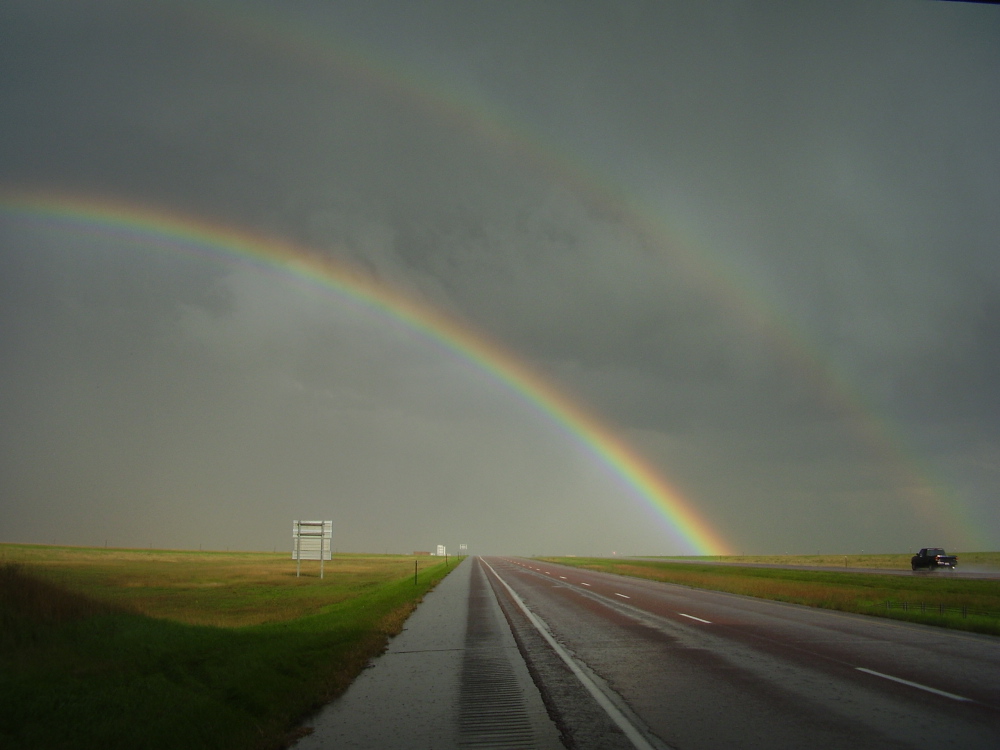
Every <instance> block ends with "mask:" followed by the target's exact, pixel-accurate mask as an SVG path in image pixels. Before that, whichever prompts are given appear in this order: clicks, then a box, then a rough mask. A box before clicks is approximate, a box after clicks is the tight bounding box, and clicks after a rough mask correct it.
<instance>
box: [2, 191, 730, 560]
mask: <svg viewBox="0 0 1000 750" xmlns="http://www.w3.org/2000/svg"><path fill="white" fill-rule="evenodd" d="M3 214H5V215H7V216H9V217H11V218H13V219H14V220H21V221H27V222H33V223H38V224H42V225H46V226H58V227H63V228H69V229H74V230H77V231H86V232H89V233H97V234H101V235H104V236H114V237H117V238H121V239H126V240H127V239H134V240H138V241H141V242H143V243H147V244H148V243H150V242H152V243H153V244H154V245H157V246H160V247H164V248H166V249H168V250H169V251H171V252H187V253H192V254H197V255H209V256H212V257H216V258H220V259H222V260H225V261H227V262H230V263H250V264H251V265H253V266H255V267H257V268H259V269H261V270H264V271H272V272H278V273H282V274H287V275H289V276H292V277H295V278H296V279H298V280H300V281H303V282H306V283H307V284H309V285H311V286H315V287H320V288H323V289H326V290H329V291H331V292H333V293H335V294H337V295H339V296H341V297H343V298H347V299H349V300H351V301H353V302H355V303H358V304H360V305H362V306H364V307H366V308H368V309H370V310H372V311H374V312H376V313H378V314H380V315H381V316H383V317H386V318H389V319H392V320H395V321H398V322H399V323H401V324H402V325H404V326H405V327H407V328H409V329H410V330H413V331H415V332H416V333H418V334H419V335H420V336H422V337H423V338H424V339H425V340H427V341H429V342H432V343H434V344H437V345H439V346H441V347H442V348H444V349H445V350H448V351H450V352H452V353H453V354H454V355H456V356H458V357H460V358H462V359H464V360H466V361H468V362H471V363H472V364H473V365H474V366H475V367H476V368H477V370H478V371H479V372H481V373H483V374H484V375H486V376H487V377H489V378H490V379H492V380H493V381H495V382H497V383H499V384H501V385H502V386H503V387H505V388H506V389H507V390H509V391H510V392H512V393H513V394H515V395H516V396H517V397H518V398H520V399H522V400H524V401H525V402H527V403H528V404H529V405H531V406H532V407H533V408H534V409H535V410H536V411H538V412H540V413H541V414H543V415H544V416H545V417H546V418H547V419H548V420H550V421H551V422H553V423H554V424H555V425H557V426H558V427H559V428H560V429H561V430H562V431H563V432H565V433H567V434H568V435H570V436H571V437H572V438H573V439H575V440H576V441H577V442H578V443H579V444H580V445H581V446H582V447H583V448H584V449H585V450H586V451H587V452H589V454H590V455H592V456H593V457H594V458H595V459H596V460H597V461H599V462H600V463H601V464H603V465H604V466H605V467H606V468H607V469H609V470H610V471H611V472H612V474H613V475H614V476H616V477H618V478H619V479H620V480H621V481H622V482H623V483H624V484H625V485H626V486H627V487H628V488H630V491H631V492H632V493H633V494H634V495H636V496H637V497H639V498H641V499H642V500H643V501H645V502H646V503H647V504H648V505H649V506H650V507H651V508H653V509H654V510H655V511H656V512H657V514H658V515H659V516H661V517H662V518H663V519H664V520H665V521H666V522H667V523H668V524H669V525H670V526H671V527H673V529H674V530H675V531H676V532H677V533H678V534H679V535H680V537H681V538H682V539H683V540H685V541H686V542H687V544H688V545H689V546H690V548H691V550H692V551H693V552H695V553H696V554H700V555H725V554H732V552H731V547H730V545H729V544H728V543H727V542H726V541H725V540H724V539H723V538H722V536H721V535H720V534H719V533H718V532H717V531H715V530H714V529H713V528H712V527H711V526H709V524H708V523H707V522H706V521H705V520H704V519H703V518H701V517H700V516H699V515H698V513H697V512H696V511H695V508H694V506H693V503H692V502H691V501H690V500H688V499H686V498H684V497H683V496H682V495H681V493H680V492H679V491H678V490H677V489H676V488H674V487H673V486H672V485H671V484H670V483H669V482H667V480H666V479H665V478H664V477H663V476H662V475H661V474H660V473H659V472H657V470H656V469H655V468H654V467H653V466H652V465H650V463H649V462H648V461H647V460H646V459H645V458H643V457H642V456H641V455H640V454H639V453H638V452H637V450H636V449H635V448H634V447H633V446H631V445H629V444H628V443H627V442H626V441H625V440H624V439H623V438H622V437H621V436H620V435H618V434H617V433H616V432H615V430H614V429H612V428H611V427H610V426H609V425H608V424H606V423H605V422H604V421H603V420H601V419H599V418H598V417H597V416H596V415H595V414H593V413H592V412H590V411H589V410H588V409H586V408H585V407H584V406H583V405H582V404H580V403H578V402H577V401H575V400H574V399H572V398H570V397H569V396H567V395H566V394H565V393H563V392H562V391H561V390H559V389H558V388H557V387H556V386H555V385H554V384H553V383H551V382H550V381H548V380H547V379H545V378H544V377H542V376H541V375H540V374H539V373H538V372H536V371H535V370H534V369H533V368H531V367H530V366H529V365H528V364H527V363H526V362H524V361H523V360H522V359H521V358H519V357H518V356H517V355H516V354H515V353H514V352H512V351H511V350H509V349H508V348H505V347H504V346H502V345H501V344H499V343H498V342H496V341H493V340H491V339H490V338H489V337H487V336H486V335H484V334H483V333H482V332H481V331H477V330H475V329H473V328H471V327H470V326H468V325H467V324H465V323H464V322H462V321H460V320H459V319H457V318H455V317H454V316H452V315H449V314H447V313H445V312H444V311H442V310H440V309H438V308H436V307H433V306H431V305H429V304H427V303H426V302H422V301H418V300H417V299H415V298H414V297H413V296H412V295H409V294H406V293H404V292H403V291H401V290H400V289H397V288H394V287H392V286H390V285H388V284H386V283H385V282H382V281H379V280H376V279H375V278H373V277H372V276H370V275H368V274H365V273H364V272H362V271H360V270H359V269H357V268H354V267H352V266H349V265H347V264H346V263H343V262H341V261H337V260H333V259H331V258H330V257H328V256H326V255H322V254H320V253H318V252H315V251H313V250H310V249H308V248H305V247H302V246H299V245H295V244H292V243H289V242H287V241H284V240H282V239H278V238H274V237H261V236H258V235H254V234H251V233H248V232H245V231H241V230H240V229H237V228H234V227H229V226H224V225H220V224H213V223H209V222H206V221H203V220H200V219H194V218H191V217H187V216H182V215H179V214H176V213H170V212H167V211H162V210H156V209H152V208H149V207H141V206H136V205H129V204H126V203H122V202H114V201H108V200H93V199H90V198H86V199H85V198H81V197H79V196H74V195H65V194H62V195H60V194H35V193H26V192H8V193H0V215H3Z"/></svg>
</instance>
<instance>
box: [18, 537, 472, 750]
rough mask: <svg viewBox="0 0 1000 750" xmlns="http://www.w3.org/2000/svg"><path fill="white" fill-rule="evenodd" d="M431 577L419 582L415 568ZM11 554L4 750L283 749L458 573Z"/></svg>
mask: <svg viewBox="0 0 1000 750" xmlns="http://www.w3.org/2000/svg"><path fill="white" fill-rule="evenodd" d="M415 565H417V566H418V567H419V572H418V574H417V576H416V583H415V582H414V566H415ZM324 567H325V577H324V578H323V579H320V577H319V563H318V562H308V563H307V562H303V563H302V577H298V578H297V577H296V575H295V562H294V561H293V560H291V559H289V555H288V554H287V553H276V554H270V553H219V552H164V551H153V550H104V549H78V548H57V547H37V546H27V545H0V747H26V748H27V747H39V748H41V747H44V748H136V747H142V748H150V749H153V748H177V747H184V748H220V749H222V748H240V749H243V748H251V749H252V748H260V749H261V750H269V749H270V748H280V747H283V746H285V745H286V744H287V743H288V742H289V741H290V740H291V739H293V738H294V736H295V732H296V727H297V726H298V725H299V722H300V721H301V720H302V719H303V718H304V717H305V716H306V715H308V713H309V712H310V711H312V710H314V709H316V708H318V707H319V706H321V705H322V704H323V703H325V702H327V701H329V700H331V699H332V698H334V697H336V696H337V695H339V694H340V693H342V692H343V691H344V690H345V689H346V688H347V686H348V685H349V684H350V683H351V681H352V680H353V679H354V677H355V676H356V675H357V674H358V673H359V672H360V671H361V670H362V669H364V667H365V665H366V664H367V663H368V661H369V659H370V658H371V657H373V656H375V655H377V654H378V653H380V652H381V651H382V650H383V649H384V648H385V644H386V642H387V641H388V638H389V637H390V636H392V635H394V634H396V633H398V632H399V631H400V630H401V629H402V626H403V623H404V622H405V620H406V618H407V617H408V616H409V614H410V613H411V612H412V610H413V609H414V608H415V607H416V605H417V603H418V602H419V601H420V599H421V597H422V596H423V595H424V594H425V593H427V591H428V590H430V589H431V588H432V587H433V586H434V585H435V584H436V583H437V582H438V581H439V580H440V579H441V578H443V577H444V576H445V575H446V574H447V573H448V572H449V571H450V570H451V568H452V567H454V565H453V564H452V565H446V564H445V562H444V561H443V560H439V559H438V558H427V557H423V558H414V557H409V556H396V555H335V556H334V559H333V561H332V562H331V561H328V562H326V564H325V566H324Z"/></svg>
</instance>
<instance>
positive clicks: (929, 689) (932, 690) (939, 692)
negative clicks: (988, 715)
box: [855, 667, 975, 703]
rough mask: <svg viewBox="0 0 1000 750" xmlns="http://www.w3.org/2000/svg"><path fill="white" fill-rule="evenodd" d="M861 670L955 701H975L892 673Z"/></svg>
mask: <svg viewBox="0 0 1000 750" xmlns="http://www.w3.org/2000/svg"><path fill="white" fill-rule="evenodd" d="M855 669H856V670H858V671H859V672H864V673H865V674H871V675H875V676H876V677H881V678H883V679H886V680H892V681H893V682H898V683H900V684H901V685H909V686H910V687H915V688H917V689H918V690H926V691H927V692H928V693H934V695H940V696H942V697H944V698H951V699H952V700H953V701H962V702H963V703H974V702H975V701H973V700H972V698H963V697H962V696H961V695H955V694H954V693H947V692H945V691H944V690H938V689H937V688H932V687H927V685H921V684H920V683H919V682H910V681H909V680H904V679H903V678H902V677H893V676H892V675H891V674H882V673H881V672H876V671H875V670H874V669H865V668H864V667H855Z"/></svg>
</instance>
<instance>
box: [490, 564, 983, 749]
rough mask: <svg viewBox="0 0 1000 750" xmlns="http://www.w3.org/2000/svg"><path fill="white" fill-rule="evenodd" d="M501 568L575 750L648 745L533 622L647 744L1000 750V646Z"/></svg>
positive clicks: (552, 709)
mask: <svg viewBox="0 0 1000 750" xmlns="http://www.w3.org/2000/svg"><path fill="white" fill-rule="evenodd" d="M474 562H475V561H474ZM485 562H486V563H488V566H486V567H487V570H489V576H488V578H489V580H490V581H491V583H492V585H493V589H494V592H495V593H496V595H497V599H498V601H499V602H500V604H501V606H502V608H503V610H504V612H505V614H506V617H507V619H508V622H509V623H510V625H511V626H512V628H513V632H514V635H515V637H516V638H517V640H518V645H519V647H520V651H521V652H522V654H523V655H524V656H525V657H526V661H527V665H528V668H529V670H530V671H531V673H532V676H533V678H534V680H535V682H536V684H537V685H538V687H539V689H540V693H541V695H542V697H543V699H544V700H545V702H546V705H547V706H548V709H549V713H550V716H552V717H553V718H554V720H555V721H556V723H557V724H558V725H559V727H560V728H561V731H562V736H563V738H564V741H565V742H566V743H567V744H570V745H571V746H573V747H577V748H581V749H583V748H602V747H634V746H637V745H636V741H632V740H629V739H628V738H627V737H626V734H625V733H623V731H622V730H621V728H620V725H615V724H614V722H611V721H609V720H608V717H607V714H606V713H605V712H603V711H602V710H601V708H600V706H599V705H598V702H597V701H596V700H595V699H594V697H593V695H592V694H588V693H587V691H586V690H584V689H582V687H581V684H580V681H579V679H577V677H576V675H574V674H573V673H572V670H571V669H570V668H569V667H568V666H567V665H566V663H565V660H562V659H560V658H559V657H557V656H556V655H555V652H554V651H553V648H552V647H551V646H549V645H548V644H547V643H546V642H545V639H544V638H543V637H542V635H541V634H540V633H539V632H538V630H537V628H535V627H534V626H533V625H532V624H531V623H530V621H529V618H530V617H532V616H533V617H536V618H538V619H540V620H541V621H542V622H543V623H544V627H545V628H547V629H548V631H549V632H550V635H551V637H552V639H553V640H554V641H555V642H556V644H558V647H560V648H561V649H563V650H564V652H565V653H567V654H568V655H569V657H570V658H571V659H572V660H574V661H575V663H576V664H577V665H578V666H577V671H578V672H580V673H582V674H584V676H585V677H587V678H589V680H590V681H591V683H592V685H593V686H596V689H598V690H600V691H601V692H602V693H603V694H604V695H605V696H606V700H607V701H610V702H611V703H612V704H613V705H615V706H617V707H618V708H619V709H620V711H619V713H620V715H621V716H622V717H624V718H625V720H626V721H627V722H630V723H631V725H632V727H633V730H634V732H636V733H638V734H637V736H638V737H639V742H640V745H638V746H643V747H657V748H663V747H670V748H684V749H685V750H697V749H700V748H708V749H713V750H714V749H715V748H732V747H739V748H768V749H769V750H774V749H777V748H802V747H818V748H878V749H879V750H884V749H885V748H918V747H919V748H927V747H955V748H991V749H992V748H997V747H1000V639H998V638H993V637H989V636H978V635H971V634H963V633H959V632H956V631H948V630H943V629H940V628H932V627H926V626H919V625H910V624H906V623H898V622H892V621H887V620H880V619H877V618H870V617H863V616H856V615H849V614H844V613H837V612H832V611H824V610H816V609H812V608H808V607H799V606H795V605H787V604H782V603H777V602H769V601H764V600H757V599H752V598H746V597H739V596H734V595H730V594H720V593H715V592H708V591H699V590H693V589H687V588H684V587H680V586H672V585H669V584H661V583H656V582H651V581H641V580H638V579H632V578H623V577H618V576H613V575H608V574H600V573H592V572H589V571H582V570H579V569H575V568H570V567H563V566H559V565H553V564H548V563H538V562H536V561H533V560H526V559H508V558H486V559H485ZM494 573H495V575H494ZM497 576H498V577H499V578H501V579H503V582H504V583H506V586H505V585H504V584H503V583H501V582H500V580H498V578H497ZM507 586H509V587H510V589H511V590H513V592H514V594H511V593H509V591H508V589H507ZM515 597H517V598H520V599H521V600H522V601H523V603H524V604H525V605H526V606H527V609H528V610H529V611H530V613H531V615H527V614H525V613H524V611H523V610H522V609H521V608H520V606H519V605H518V604H517V602H516V601H515ZM591 692H592V691H591ZM642 743H645V744H644V745H643V744H642Z"/></svg>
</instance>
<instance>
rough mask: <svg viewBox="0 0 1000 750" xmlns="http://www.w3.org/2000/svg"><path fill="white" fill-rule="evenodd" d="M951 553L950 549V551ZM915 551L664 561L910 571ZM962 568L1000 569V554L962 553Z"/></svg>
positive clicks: (735, 556)
mask: <svg viewBox="0 0 1000 750" xmlns="http://www.w3.org/2000/svg"><path fill="white" fill-rule="evenodd" d="M950 551H951V550H949V552H950ZM914 552H916V550H913V552H904V553H898V554H885V555H875V554H871V555H738V556H737V555H731V556H728V557H722V556H719V557H664V558H662V559H663V560H692V561H702V560H705V561H710V562H730V563H751V564H753V563H756V564H762V565H804V566H808V567H836V568H840V567H844V568H882V569H885V570H889V569H899V570H909V569H910V558H911V557H912V556H913V554H914ZM958 562H959V568H960V569H969V570H974V569H976V568H988V569H991V570H1000V552H962V553H959V560H958Z"/></svg>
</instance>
